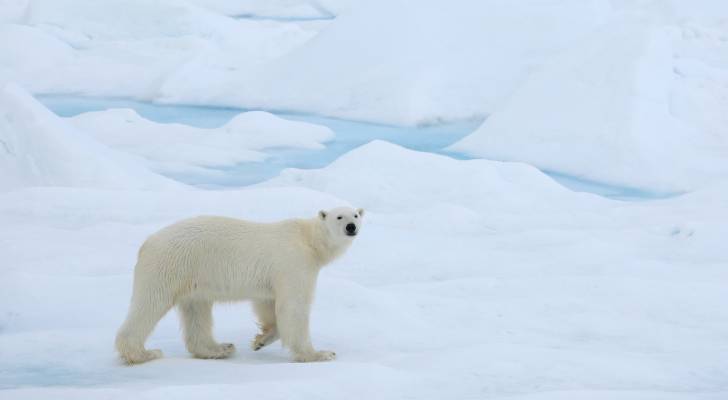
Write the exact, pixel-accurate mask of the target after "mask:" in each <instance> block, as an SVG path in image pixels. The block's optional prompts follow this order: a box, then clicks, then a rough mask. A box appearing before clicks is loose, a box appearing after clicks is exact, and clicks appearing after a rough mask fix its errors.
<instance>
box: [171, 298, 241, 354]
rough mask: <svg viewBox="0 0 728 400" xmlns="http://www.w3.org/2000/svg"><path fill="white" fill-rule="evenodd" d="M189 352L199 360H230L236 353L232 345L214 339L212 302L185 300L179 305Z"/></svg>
mask: <svg viewBox="0 0 728 400" xmlns="http://www.w3.org/2000/svg"><path fill="white" fill-rule="evenodd" d="M179 312H180V318H181V319H182V330H183V331H184V338H185V344H186V346H187V350H188V351H189V352H190V353H192V354H193V355H194V356H195V357H197V358H228V357H230V356H231V355H232V354H233V353H235V346H234V345H233V344H232V343H217V342H216V341H215V339H214V338H213V337H212V302H210V301H207V300H200V299H184V300H182V301H180V303H179Z"/></svg>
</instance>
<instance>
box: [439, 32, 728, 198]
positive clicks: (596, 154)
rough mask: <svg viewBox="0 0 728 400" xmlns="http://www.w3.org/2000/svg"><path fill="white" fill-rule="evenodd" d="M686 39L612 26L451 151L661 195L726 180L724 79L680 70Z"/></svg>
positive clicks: (536, 78)
mask: <svg viewBox="0 0 728 400" xmlns="http://www.w3.org/2000/svg"><path fill="white" fill-rule="evenodd" d="M680 33H681V31H680V30H672V29H667V28H664V27H659V26H655V25H652V24H650V23H646V22H645V21H644V20H642V19H634V20H631V19H627V20H622V19H620V20H618V21H615V22H613V23H610V24H609V25H607V26H605V27H604V28H603V29H602V30H601V31H599V32H597V33H595V34H593V35H590V36H588V37H587V38H585V39H584V40H583V41H582V44H581V45H580V46H576V47H574V48H572V49H571V50H569V51H567V52H564V53H563V54H561V55H560V56H557V57H555V58H554V59H552V60H550V61H549V63H547V65H546V66H545V67H544V68H542V69H541V70H539V71H537V72H535V73H533V74H532V75H531V77H530V78H529V79H528V80H527V81H526V82H525V84H523V85H522V86H521V87H520V88H519V89H518V90H516V91H515V92H514V94H513V95H512V96H511V98H510V99H509V100H508V101H507V102H506V103H505V104H504V105H503V106H502V107H501V109H500V110H498V111H497V112H495V113H494V114H493V115H491V116H490V117H489V118H488V120H487V121H486V122H485V123H484V124H483V126H482V127H481V128H480V129H478V130H477V131H476V132H475V133H473V134H472V135H470V136H468V137H466V138H464V139H463V140H461V141H460V142H458V143H456V144H454V145H453V146H451V147H450V149H451V150H454V151H460V152H464V153H466V154H469V155H472V156H479V157H487V158H491V159H498V160H512V161H523V162H527V163H529V164H532V165H535V166H537V167H539V168H541V169H545V170H550V171H555V172H560V173H567V174H571V175H575V176H580V177H584V178H587V179H590V180H595V181H601V182H607V183H612V184H617V185H623V186H631V187H641V188H647V189H652V190H655V191H662V192H679V191H685V190H691V189H695V188H697V187H700V186H704V185H705V184H706V183H708V182H711V181H715V180H722V179H725V177H726V176H728V163H727V162H726V157H727V156H728V141H726V139H728V130H726V129H725V125H721V122H722V121H723V120H724V119H725V113H723V112H722V111H719V110H722V109H723V106H724V105H723V104H722V103H723V102H724V101H723V100H718V99H717V97H720V96H722V95H718V93H724V94H728V92H726V90H725V88H726V87H728V86H725V85H723V84H722V83H721V82H722V80H724V79H725V76H724V75H722V74H720V73H716V72H715V71H710V70H708V71H706V73H707V74H706V77H705V78H702V79H701V78H700V77H693V78H688V77H687V76H688V75H693V76H694V75H698V74H697V73H696V72H697V71H703V70H705V68H704V67H700V66H698V67H697V69H696V70H692V69H691V68H686V67H687V66H688V65H685V64H688V63H686V62H685V61H681V62H679V63H678V65H684V67H680V66H675V62H674V59H675V57H676V55H675V49H674V47H675V44H674V41H675V39H674V37H675V36H676V35H678V34H680ZM677 40H678V41H680V42H684V40H681V39H677ZM691 47H695V45H694V44H693V45H692V46H691ZM724 47H725V46H724ZM727 49H728V48H727ZM680 71H683V72H680ZM723 71H726V70H723ZM691 80H692V82H691ZM704 81H707V82H705V83H703V82H704ZM708 82H710V83H708ZM706 84H717V86H712V88H709V87H708V86H706ZM676 86H677V87H678V90H674V87H676ZM701 86H702V87H701ZM686 91H688V92H693V93H694V95H693V96H690V93H685V92H686ZM696 108H700V111H697V109H696ZM524 116H527V117H524ZM700 128H702V129H700ZM658 143H659V145H657V144H658ZM637 171H639V173H636V172H637Z"/></svg>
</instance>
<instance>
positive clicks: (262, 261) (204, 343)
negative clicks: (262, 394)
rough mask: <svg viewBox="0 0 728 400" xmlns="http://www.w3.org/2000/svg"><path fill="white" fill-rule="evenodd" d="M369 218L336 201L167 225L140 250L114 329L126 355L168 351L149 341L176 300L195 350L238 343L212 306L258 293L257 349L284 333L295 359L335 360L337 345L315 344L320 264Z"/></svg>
mask: <svg viewBox="0 0 728 400" xmlns="http://www.w3.org/2000/svg"><path fill="white" fill-rule="evenodd" d="M363 217H364V210H362V209H361V208H360V209H351V208H347V207H339V208H334V209H331V210H328V211H323V210H322V211H319V213H318V216H316V217H314V218H310V219H289V220H284V221H280V222H275V223H255V222H248V221H243V220H238V219H233V218H225V217H197V218H191V219H187V220H183V221H180V222H177V223H175V224H173V225H170V226H168V227H166V228H163V229H162V230H160V231H159V232H157V233H155V234H153V235H151V236H150V237H149V238H148V239H147V240H146V241H145V242H144V244H143V245H142V247H141V248H140V249H139V256H138V261H137V264H136V267H135V270H134V290H133V294H132V298H131V305H130V306H129V313H128V315H127V317H126V321H124V324H123V325H122V326H121V328H120V329H119V332H118V334H117V336H116V349H117V351H118V352H119V355H120V356H121V358H122V359H123V360H124V361H126V362H127V363H128V364H136V363H143V362H146V361H150V360H153V359H155V358H159V357H161V356H162V352H161V351H160V350H147V349H145V348H144V342H146V340H147V338H148V337H149V335H150V334H151V332H152V330H153V329H154V327H155V326H156V325H157V322H159V320H160V319H161V318H162V317H163V316H164V315H165V314H166V313H167V311H169V309H170V308H172V307H173V306H175V305H176V306H177V307H178V309H179V312H180V316H181V320H182V328H183V332H184V340H185V344H186V346H187V350H189V351H190V353H192V354H193V355H194V356H195V357H198V358H226V357H229V356H230V355H231V354H233V353H234V351H235V346H233V345H232V344H231V343H218V342H216V341H215V339H214V338H213V336H212V305H213V303H214V302H216V301H225V302H228V301H237V300H252V302H253V309H254V311H255V314H256V315H257V318H258V324H259V326H260V334H258V335H257V336H256V337H255V338H254V339H253V342H252V348H253V350H259V349H260V348H262V347H263V346H266V345H269V344H271V343H273V342H274V341H276V340H277V339H278V338H279V337H280V338H281V341H282V342H283V345H284V346H285V347H287V348H288V349H289V350H290V352H291V355H292V358H293V360H294V361H299V362H310V361H328V360H333V359H334V358H335V356H336V354H335V353H334V352H332V351H316V350H314V348H313V346H312V344H311V339H310V336H309V327H308V325H309V312H310V308H311V302H312V300H313V296H314V290H315V287H316V279H317V277H318V273H319V270H320V269H321V268H322V267H323V266H324V265H326V264H328V263H330V262H331V261H332V260H334V259H335V258H336V257H338V256H340V255H341V254H343V253H344V252H345V251H346V250H347V249H348V248H349V246H350V245H351V242H352V240H353V239H354V237H355V236H356V235H357V234H358V233H359V231H360V229H361V226H362V219H363Z"/></svg>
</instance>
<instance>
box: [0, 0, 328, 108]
mask: <svg viewBox="0 0 728 400" xmlns="http://www.w3.org/2000/svg"><path fill="white" fill-rule="evenodd" d="M18 8H19V7H18V6H17V5H16V4H15V3H12V2H11V4H10V6H9V7H8V8H7V9H6V11H5V12H6V13H8V14H11V15H10V16H9V17H7V19H9V20H10V22H12V23H11V24H8V25H7V26H4V27H3V29H4V32H3V36H2V37H3V42H2V43H3V47H5V46H9V47H10V49H16V47H17V50H13V52H12V53H6V54H0V75H6V76H7V77H9V79H11V80H13V81H16V82H19V83H21V84H23V86H24V87H27V88H29V89H30V90H32V91H33V92H36V93H84V94H88V95H94V96H103V95H109V96H124V97H134V98H143V99H151V98H155V97H156V96H157V95H158V91H159V89H160V86H161V85H162V84H163V82H164V81H165V80H166V79H168V77H169V76H172V75H174V74H175V73H178V71H179V73H183V71H186V70H199V69H200V68H203V69H204V70H205V71H206V73H207V74H209V75H213V76H214V75H216V74H219V73H221V71H229V70H239V69H241V68H245V67H248V66H250V65H254V64H257V63H261V62H264V61H266V60H270V59H271V58H275V57H278V56H280V55H282V54H283V53H285V52H287V51H289V50H290V49H291V48H294V47H296V46H298V45H300V44H301V43H303V42H305V41H307V40H308V39H310V38H311V37H312V36H314V35H315V34H316V32H318V31H319V30H320V29H322V27H323V25H322V24H321V23H319V22H317V21H312V22H301V23H298V24H285V23H276V22H271V21H238V20H235V19H232V18H230V17H228V16H226V15H223V14H219V13H217V12H215V11H213V10H211V9H207V8H203V7H200V6H195V5H193V4H190V3H187V2H185V1H179V0H162V1H154V2H148V1H142V0H134V1H125V0H107V1H103V2H98V1H92V0H33V1H31V2H29V3H28V4H27V5H26V6H25V8H24V9H23V14H22V16H16V17H13V15H16V13H18V11H16V10H17V9H18ZM3 9H4V8H3ZM0 15H2V14H0ZM24 48H26V49H28V48H29V49H34V51H32V52H22V49H24ZM46 50H51V51H50V52H47V51H46ZM21 52H22V53H23V55H22V56H21V57H15V56H14V55H15V54H17V53H21ZM1 53H4V52H1ZM51 66H52V69H49V68H50V67H51ZM44 71H46V72H44ZM121 82H123V84H120V83H121Z"/></svg>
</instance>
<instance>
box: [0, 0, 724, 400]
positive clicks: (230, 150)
mask: <svg viewBox="0 0 728 400" xmlns="http://www.w3.org/2000/svg"><path fill="white" fill-rule="evenodd" d="M413 4H414V3H413V2H407V1H400V0H394V1H383V0H376V1H367V2H363V1H361V2H355V1H353V0H321V1H307V0H275V1H274V0H270V1H257V0H241V1H233V0H186V1H185V0H162V1H154V2H147V1H141V0H135V1H121V0H105V1H103V2H101V1H91V0H0V254H2V255H3V260H4V262H3V263H0V398H2V399H3V400H5V399H16V398H17V399H28V398H38V399H46V398H59V399H64V398H68V399H77V398H89V399H97V398H107V399H117V398H119V399H121V398H130V397H138V398H148V399H156V398H236V399H237V398H248V397H251V398H253V397H254V398H261V399H291V398H293V399H313V398H316V399H341V398H355V399H371V398H377V399H379V398H382V399H400V398H413V399H445V398H448V399H449V398H452V399H490V398H503V399H518V400H554V399H558V400H562V399H565V400H571V399H597V400H601V399H609V400H612V399H629V400H644V399H647V400H654V399H660V400H663V399H665V400H673V399H675V400H693V399H711V400H713V399H715V400H719V399H720V400H722V399H726V398H728V307H725V303H726V302H725V299H726V282H728V269H727V267H728V251H726V250H725V240H726V239H725V238H726V237H728V224H727V223H726V221H727V220H728V120H726V115H728V114H726V113H725V110H726V109H727V107H728V78H727V77H728V6H727V4H728V3H726V2H724V1H722V0H697V1H689V0H659V1H651V0H589V1H573V0H548V1H546V0H527V1H519V2H510V1H501V0H478V1H476V0H458V1H454V2H440V1H434V0H426V1H421V2H416V5H413ZM33 95H36V98H34V96H33ZM89 96H101V97H96V98H93V97H89ZM38 99H40V100H41V101H38ZM144 101H147V102H156V103H157V104H159V103H180V104H183V105H190V104H194V105H198V106H201V107H211V106H228V107H237V108H230V109H219V108H210V109H209V113H208V114H206V117H205V118H206V119H203V120H196V119H195V118H194V116H192V114H194V112H195V110H196V109H195V108H193V107H189V106H179V107H177V108H171V107H170V108H164V107H160V106H158V105H155V104H150V103H144ZM44 103H45V104H46V105H48V107H46V105H44ZM119 105H122V106H123V108H122V109H119V108H117V106H119ZM84 107H85V109H84ZM49 108H50V109H52V110H55V111H57V112H58V114H60V115H61V116H59V115H56V114H55V113H54V112H52V111H50V110H49ZM107 108H115V109H108V110H107ZM85 110H89V111H93V112H89V113H79V111H85ZM250 110H253V111H252V112H250ZM260 110H267V111H275V112H276V114H275V115H274V114H271V113H269V112H265V111H260ZM280 111H287V113H281V112H280ZM162 114H163V115H162ZM160 115H161V116H162V118H156V119H155V118H154V117H155V116H156V117H159V116H160ZM323 116H328V117H332V116H333V117H339V118H350V119H354V120H357V121H358V122H352V121H344V120H335V119H330V118H325V117H323ZM486 117H487V118H486ZM483 119H485V120H484V122H482V126H480V127H479V128H477V129H476V126H475V125H477V124H479V123H480V121H481V120H483ZM362 121H366V122H368V123H366V122H362ZM197 122H199V123H197ZM439 122H448V123H449V124H447V125H437V126H432V127H430V128H421V127H413V126H417V125H422V124H435V123H439ZM376 123H389V124H399V125H400V127H394V126H385V125H376ZM456 127H457V128H456ZM463 127H470V128H469V129H471V130H473V132H472V134H470V135H468V132H463V131H462V129H464V128H463ZM372 139H376V140H372ZM453 142H455V143H453ZM395 143H398V144H395ZM454 152H457V153H454ZM453 156H455V157H453ZM468 157H472V159H467V158H468ZM334 159H335V160H334ZM332 160H333V161H332ZM283 167H286V169H284V170H282V171H280V172H279V170H280V169H281V168H283ZM290 167H293V168H290ZM241 171H242V173H246V174H250V175H251V176H256V177H258V178H259V179H254V180H252V181H256V182H258V181H260V180H261V179H260V177H266V178H267V177H269V176H272V179H265V180H264V181H263V182H260V183H257V184H254V185H247V186H237V187H236V186H234V185H233V184H231V182H235V181H236V180H235V179H233V178H231V177H232V176H233V175H235V174H236V173H241ZM271 171H273V172H271ZM543 171H547V172H548V173H549V174H550V175H546V174H545V173H544V172H543ZM552 176H557V177H558V176H561V177H564V176H566V177H568V179H571V180H576V181H578V179H583V180H584V181H581V182H582V183H585V184H583V185H581V186H579V187H580V188H581V189H580V190H579V191H576V190H572V189H574V187H575V186H574V185H569V187H565V186H563V185H561V184H559V183H558V182H557V181H555V180H554V179H553V178H552ZM226 179H227V182H228V185H227V187H225V188H224V189H216V190H213V189H202V188H200V186H202V187H209V186H214V185H215V184H219V183H221V182H223V181H225V180H226ZM566 180H567V179H560V181H562V182H565V181H566ZM191 181H194V182H195V183H196V184H199V185H198V186H197V187H193V186H189V185H187V184H185V183H182V182H191ZM587 181H594V182H592V183H590V184H586V183H588V182H587ZM205 183H208V184H210V185H209V186H206V185H205ZM600 184H607V185H617V186H623V187H627V188H629V190H632V191H633V192H634V193H653V194H654V193H663V194H665V197H666V198H663V199H655V198H654V197H655V196H644V198H643V199H642V200H643V201H637V202H635V201H618V200H614V199H610V198H607V197H603V196H600V195H597V194H594V193H588V191H597V190H594V189H593V188H595V187H599V185H600ZM584 191H587V192H584ZM337 205H353V206H357V207H364V208H365V209H366V210H367V214H366V221H365V226H364V228H363V231H362V234H361V235H360V236H359V237H357V239H356V241H355V243H354V246H353V247H352V249H351V251H350V252H349V253H348V254H347V255H346V256H345V257H343V258H342V259H341V260H339V261H337V262H335V263H334V265H331V266H330V267H328V268H326V269H325V270H324V271H323V272H322V274H321V277H320V280H319V287H318V291H317V299H316V303H315V306H314V311H313V319H312V337H313V340H314V343H315V345H317V346H318V347H321V348H328V349H333V350H335V351H336V352H337V356H338V359H337V360H336V361H334V362H331V363H316V364H295V363H289V362H288V357H287V353H286V352H285V350H284V349H282V348H280V346H278V345H275V346H271V347H270V348H266V349H264V350H261V351H259V352H253V351H252V350H250V349H249V348H248V346H247V343H249V341H250V340H251V339H252V338H253V336H254V335H255V333H256V326H255V325H254V322H253V316H252V315H251V312H250V310H249V305H247V304H225V305H219V306H216V308H215V318H216V326H215V335H216V337H217V338H218V339H221V340H222V339H224V340H225V341H229V342H234V343H235V344H236V345H237V348H238V353H237V354H236V355H235V356H234V357H233V358H231V359H228V360H215V361H210V360H197V359H193V358H191V357H190V356H189V354H188V353H187V352H186V351H185V349H184V345H183V343H182V340H181V337H180V331H179V328H178V321H177V316H176V315H175V313H174V312H173V313H170V315H168V316H167V317H165V318H164V319H163V320H162V322H161V323H160V325H159V326H158V327H157V329H156V331H155V332H154V334H153V335H152V337H151V338H150V345H151V346H153V347H155V348H156V347H158V348H161V349H162V350H164V352H165V358H163V359H161V360H157V361H154V362H150V363H148V364H144V365H139V366H134V367H127V366H123V365H122V364H121V362H120V361H119V360H118V359H117V357H116V355H115V354H114V351H113V345H112V344H113V337H114V335H115V331H116V329H117V328H118V326H119V324H120V323H121V321H122V320H123V318H124V315H125V312H126V307H127V305H128V300H129V296H130V291H131V283H132V281H131V274H132V268H133V265H134V262H135V257H136V254H137V250H138V247H139V245H140V244H141V243H142V242H143V241H144V239H145V238H146V237H147V236H148V235H149V234H151V233H152V232H154V231H155V230H157V229H159V228H161V227H163V226H165V225H167V224H169V223H171V222H174V221H176V220H178V219H181V218H185V217H189V216H194V215H199V214H216V215H226V216H231V217H240V218H247V219H253V220H258V221H273V220H278V219H282V218H290V217H305V216H313V215H315V213H316V211H317V210H319V209H322V208H327V207H332V206H337Z"/></svg>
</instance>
